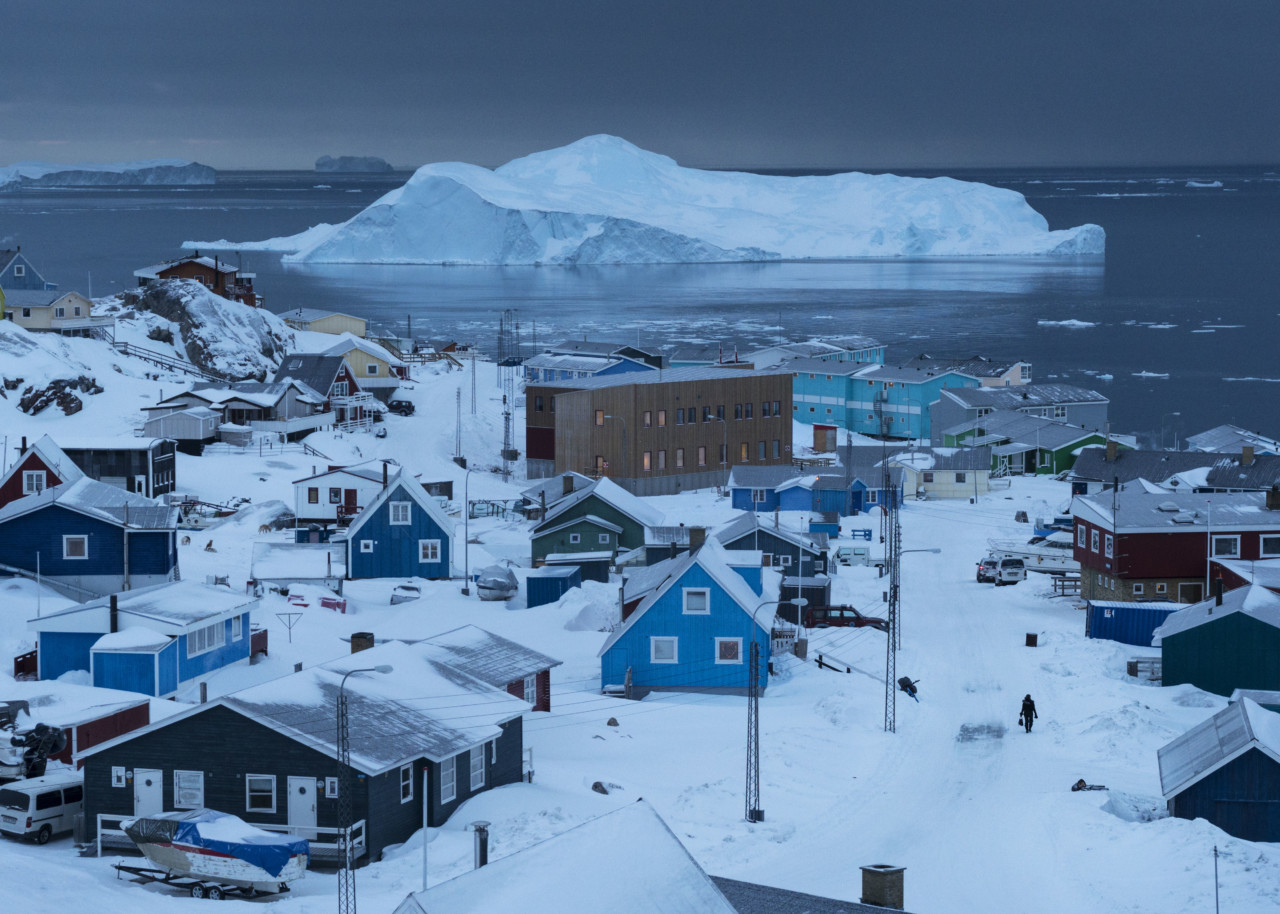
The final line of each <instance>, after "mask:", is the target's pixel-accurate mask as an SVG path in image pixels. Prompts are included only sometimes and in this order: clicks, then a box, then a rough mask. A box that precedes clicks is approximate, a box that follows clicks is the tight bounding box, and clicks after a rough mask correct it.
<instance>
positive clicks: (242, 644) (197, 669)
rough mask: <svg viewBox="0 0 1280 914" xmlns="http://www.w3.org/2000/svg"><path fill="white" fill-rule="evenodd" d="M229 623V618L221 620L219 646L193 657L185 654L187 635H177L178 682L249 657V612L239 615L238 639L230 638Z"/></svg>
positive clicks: (188, 680) (187, 680) (189, 679)
mask: <svg viewBox="0 0 1280 914" xmlns="http://www.w3.org/2000/svg"><path fill="white" fill-rule="evenodd" d="M231 625H232V623H231V620H230V619H224V620H223V621H222V646H221V647H216V648H214V649H213V650H210V651H205V652H204V653H202V654H197V655H196V656H194V657H189V656H187V636H186V635H179V636H178V638H177V664H176V669H177V672H178V682H179V683H183V682H190V681H191V680H192V679H195V678H197V677H199V676H204V675H205V674H207V673H212V672H213V671H214V670H219V669H222V668H223V667H224V666H230V665H231V664H233V663H237V662H239V661H241V660H248V659H249V614H248V613H244V614H243V615H242V616H241V617H240V633H241V634H240V639H239V640H238V641H233V640H232V639H231Z"/></svg>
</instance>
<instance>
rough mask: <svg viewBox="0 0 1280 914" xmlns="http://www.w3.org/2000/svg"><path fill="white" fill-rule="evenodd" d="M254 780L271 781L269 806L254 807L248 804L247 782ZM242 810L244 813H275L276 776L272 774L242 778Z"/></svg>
mask: <svg viewBox="0 0 1280 914" xmlns="http://www.w3.org/2000/svg"><path fill="white" fill-rule="evenodd" d="M254 778H263V779H265V780H269V781H271V806H270V808H267V807H265V806H261V807H259V806H254V805H252V804H251V803H250V802H249V797H250V796H251V793H250V791H249V782H250V781H251V780H253V779H254ZM244 808H245V812H275V811H276V776H275V775H274V774H246V775H245V776H244Z"/></svg>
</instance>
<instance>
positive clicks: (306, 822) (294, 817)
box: [289, 777, 316, 840]
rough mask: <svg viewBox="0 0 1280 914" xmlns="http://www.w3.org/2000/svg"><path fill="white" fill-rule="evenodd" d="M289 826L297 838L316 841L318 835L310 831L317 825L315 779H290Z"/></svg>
mask: <svg viewBox="0 0 1280 914" xmlns="http://www.w3.org/2000/svg"><path fill="white" fill-rule="evenodd" d="M289 824H290V825H292V826H294V828H293V830H292V832H291V834H293V835H294V836H295V837H298V838H306V839H308V840H314V839H315V837H316V833H315V832H314V831H309V830H308V827H311V828H314V827H315V824H316V779H315V778H295V777H290V778H289Z"/></svg>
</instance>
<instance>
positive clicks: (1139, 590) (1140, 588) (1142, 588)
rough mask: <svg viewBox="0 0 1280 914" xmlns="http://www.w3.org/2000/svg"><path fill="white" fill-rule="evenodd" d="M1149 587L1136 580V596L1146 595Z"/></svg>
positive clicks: (1134, 586)
mask: <svg viewBox="0 0 1280 914" xmlns="http://www.w3.org/2000/svg"><path fill="white" fill-rule="evenodd" d="M1146 592H1147V588H1146V585H1145V584H1142V583H1140V582H1135V583H1134V585H1133V595H1134V596H1135V597H1142V596H1146Z"/></svg>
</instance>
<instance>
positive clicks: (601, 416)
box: [596, 409, 604, 425]
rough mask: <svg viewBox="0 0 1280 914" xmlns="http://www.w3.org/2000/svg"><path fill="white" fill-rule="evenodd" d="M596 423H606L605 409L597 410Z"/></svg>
mask: <svg viewBox="0 0 1280 914" xmlns="http://www.w3.org/2000/svg"><path fill="white" fill-rule="evenodd" d="M596 425H604V410H602V409H598V410H596Z"/></svg>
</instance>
